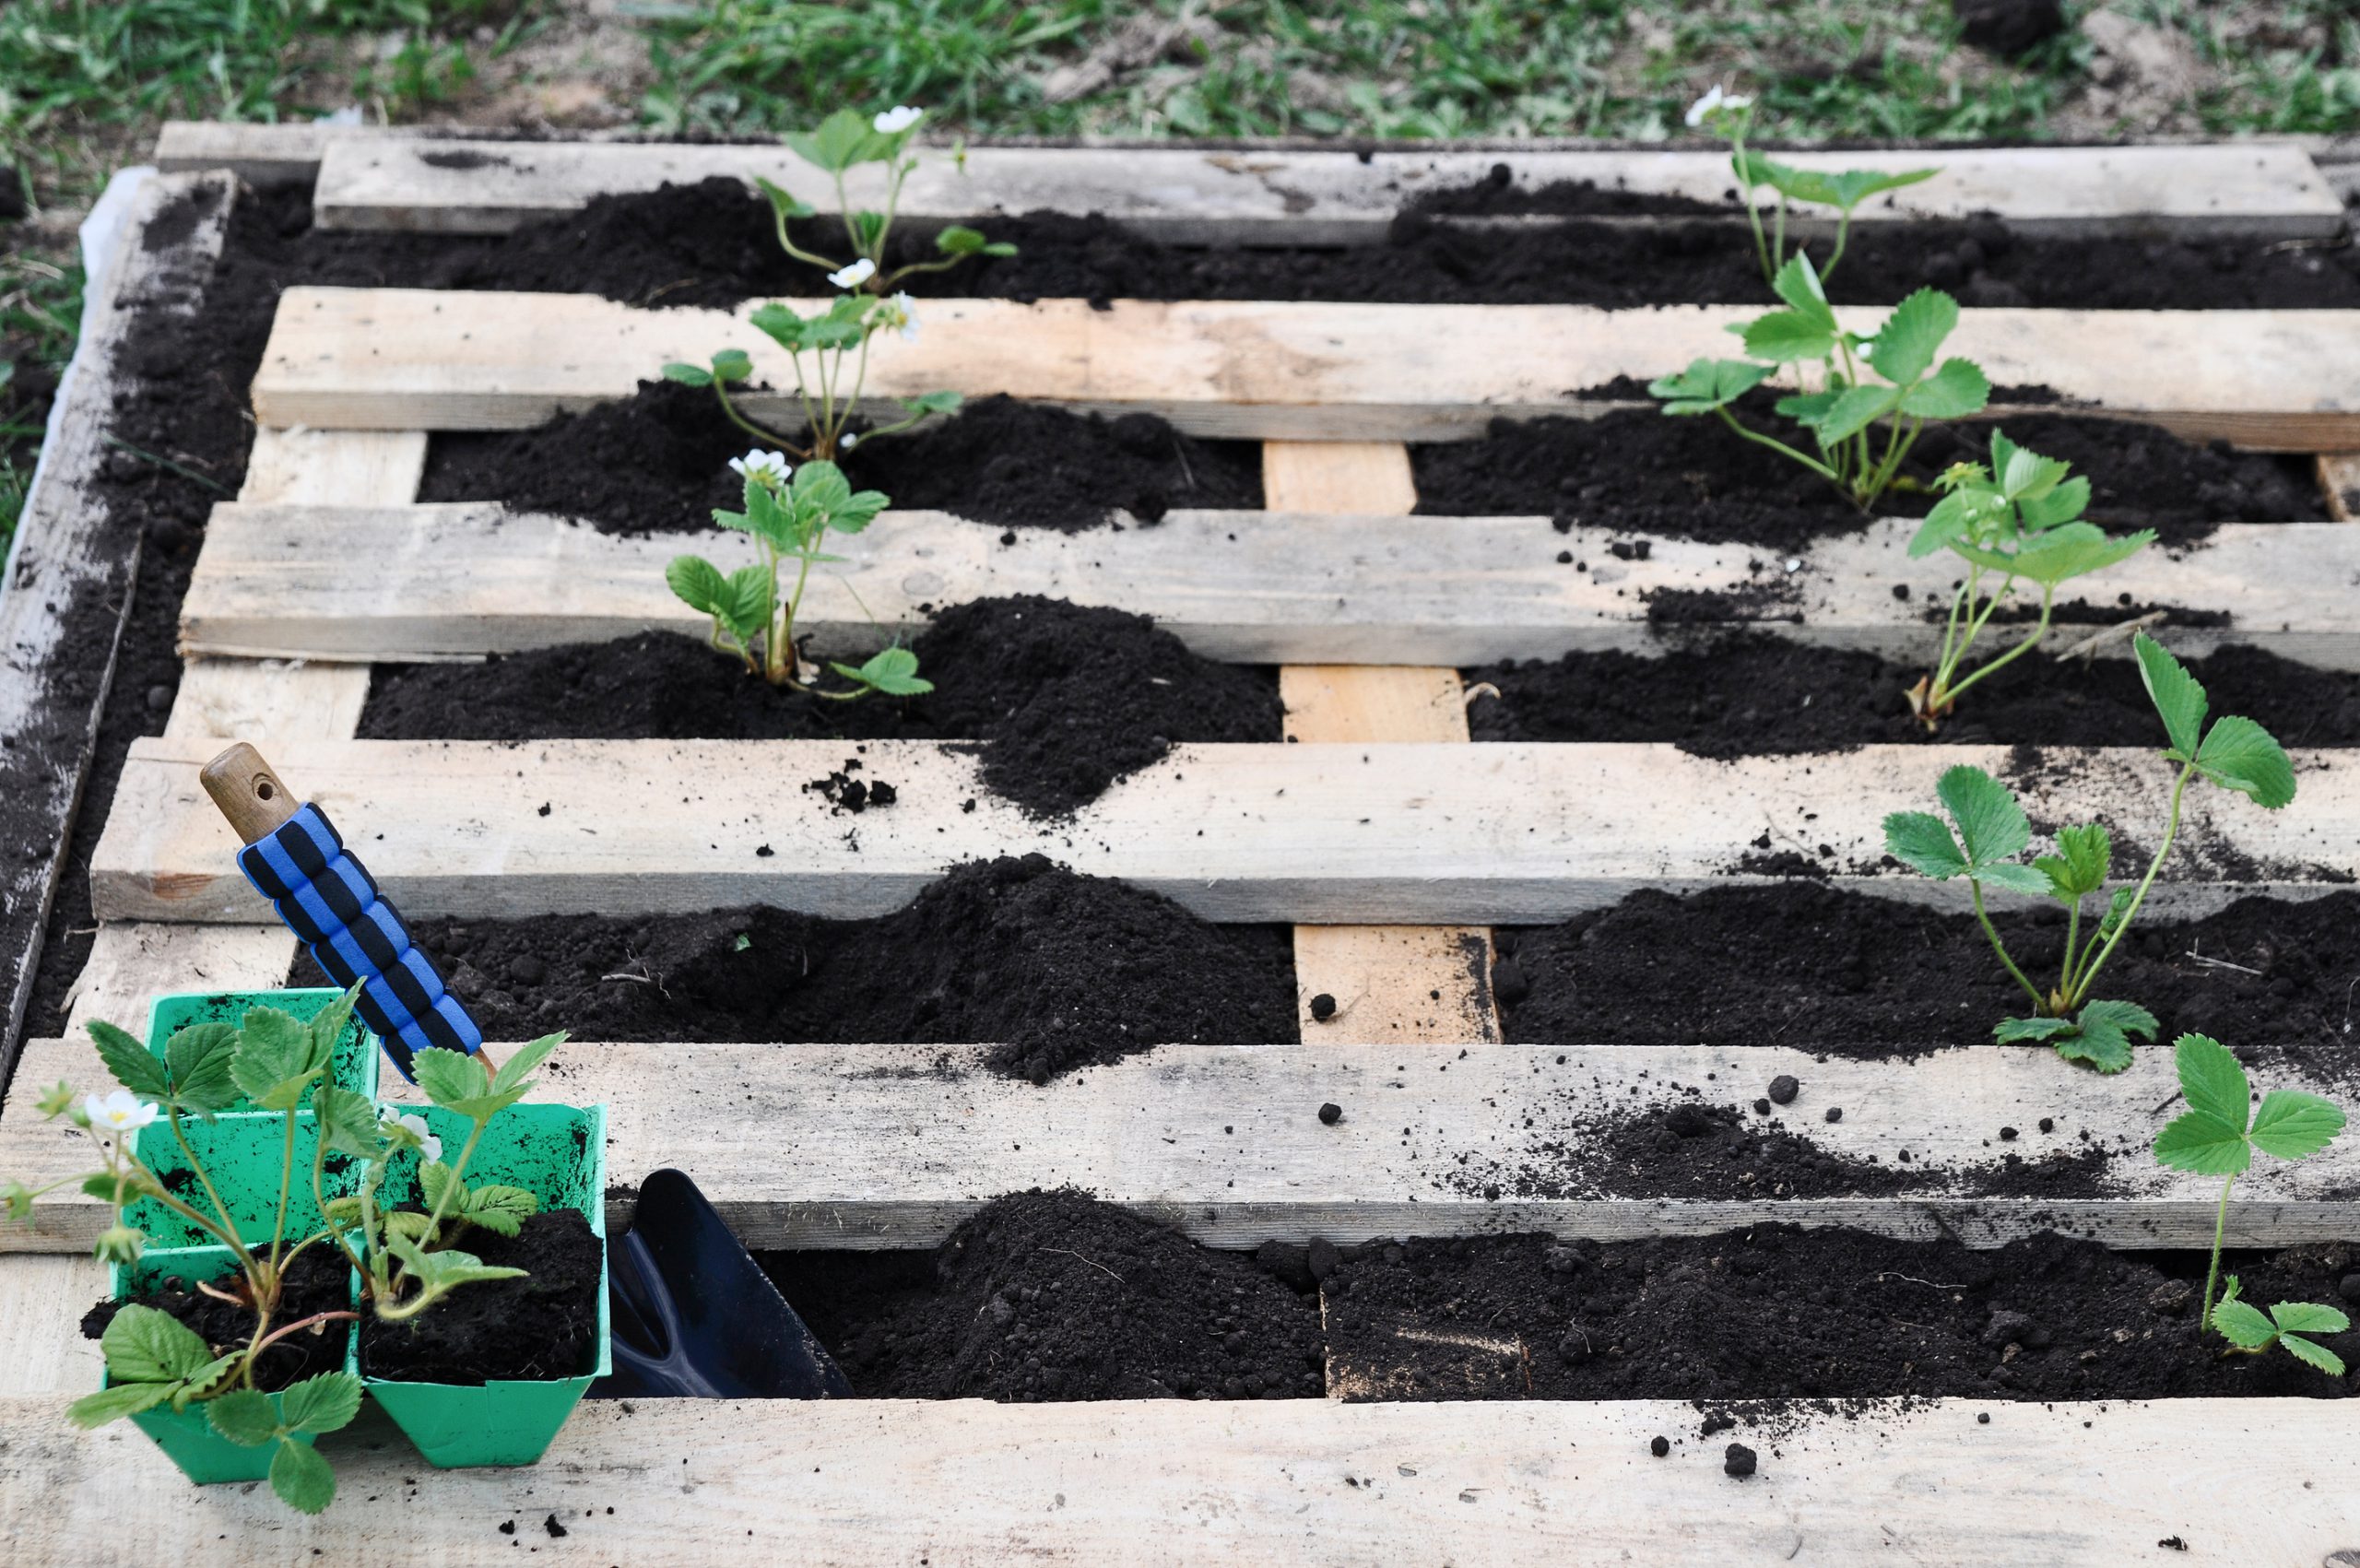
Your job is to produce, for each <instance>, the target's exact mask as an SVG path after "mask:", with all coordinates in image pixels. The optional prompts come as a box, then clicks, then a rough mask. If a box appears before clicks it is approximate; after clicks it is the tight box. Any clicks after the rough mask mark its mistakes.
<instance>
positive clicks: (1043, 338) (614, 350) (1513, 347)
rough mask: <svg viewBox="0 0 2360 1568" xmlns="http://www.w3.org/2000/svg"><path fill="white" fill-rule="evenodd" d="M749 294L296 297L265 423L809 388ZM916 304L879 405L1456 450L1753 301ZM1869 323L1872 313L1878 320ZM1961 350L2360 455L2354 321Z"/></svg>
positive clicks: (2003, 316)
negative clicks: (1010, 404) (668, 368)
mask: <svg viewBox="0 0 2360 1568" xmlns="http://www.w3.org/2000/svg"><path fill="white" fill-rule="evenodd" d="M798 303H799V306H800V307H801V308H805V309H815V308H818V302H817V301H799V302H798ZM754 308H755V306H753V305H751V304H749V305H747V306H745V307H743V308H741V310H740V311H738V312H734V313H733V312H723V311H708V310H664V311H641V310H634V309H632V308H631V307H630V306H628V305H620V304H617V303H614V302H613V301H607V300H600V299H596V298H594V297H592V296H590V295H586V294H500V293H475V292H463V291H462V292H453V291H441V290H433V289H316V288H301V289H289V290H287V291H286V293H284V294H283V295H281V296H280V299H279V304H278V315H277V322H276V324H274V326H273V327H272V331H271V337H270V344H269V347H268V348H267V350H266V353H265V355H264V358H263V363H262V369H261V371H260V373H259V374H258V375H257V376H256V377H255V380H254V409H255V413H256V414H257V416H258V417H259V418H260V419H262V421H263V422H264V423H265V424H272V425H299V424H308V425H323V426H336V427H343V428H349V429H355V430H419V429H426V430H514V429H520V428H523V427H525V426H528V425H536V424H539V423H541V422H543V421H544V420H546V419H549V417H550V416H551V415H552V414H555V413H558V412H560V411H562V410H569V409H572V410H578V409H582V408H586V407H591V406H593V405H595V404H597V403H601V402H605V401H608V400H610V399H613V398H618V397H622V396H626V395H629V394H630V392H631V389H632V387H633V386H635V385H636V384H637V383H639V382H640V381H642V380H643V379H645V378H647V377H650V376H653V375H654V374H655V372H656V371H657V369H658V368H659V367H660V366H662V365H663V364H665V363H666V362H667V361H669V360H690V361H694V362H700V363H701V362H702V361H703V360H705V359H706V358H708V357H709V356H710V355H711V354H712V353H713V352H714V350H715V349H718V348H728V347H732V346H737V347H742V348H746V349H748V350H749V352H751V353H752V355H753V364H754V375H755V378H756V380H757V381H758V382H761V381H767V382H768V383H770V384H771V385H773V386H792V385H793V370H792V367H791V366H790V365H789V363H788V361H787V359H786V356H785V350H784V349H780V348H776V347H775V346H774V345H773V344H772V343H771V342H770V340H769V339H767V338H765V337H763V336H761V334H759V333H757V332H755V331H754V330H753V329H752V328H751V327H749V326H748V325H746V324H745V322H744V317H745V315H746V314H748V313H749V312H751V311H752V310H753V309H754ZM922 313H923V315H924V317H925V330H924V331H923V332H922V333H921V334H920V335H919V336H918V337H917V339H916V340H915V341H914V342H903V341H902V340H901V339H899V338H898V337H892V336H886V337H880V338H879V339H878V340H877V343H876V345H875V347H874V349H873V351H872V354H871V357H870V363H869V369H868V379H867V400H868V402H869V403H870V404H874V405H877V406H879V407H890V405H885V404H882V403H881V401H880V400H883V399H887V398H891V397H894V396H907V395H914V394H917V393H922V392H926V391H931V390H935V389H938V388H943V387H948V388H951V389H953V390H956V391H960V392H965V393H968V394H984V393H1008V394H1009V395H1013V396H1016V397H1021V398H1031V399H1037V400H1041V401H1044V402H1052V403H1058V404H1063V405H1066V406H1068V407H1075V408H1080V409H1086V410H1091V411H1096V412H1102V413H1109V414H1116V413H1129V412H1138V411H1144V412H1147V413H1152V414H1158V415H1161V416H1162V417H1163V418H1165V419H1169V420H1171V421H1172V422H1173V423H1174V425H1176V426H1178V427H1179V428H1180V429H1182V430H1187V431H1190V432H1192V433H1195V434H1199V435H1216V436H1244V437H1251V438H1255V439H1260V440H1303V439H1309V440H1321V441H1336V440H1353V441H1438V440H1464V439H1468V438H1471V437H1474V436H1478V435H1480V434H1481V433H1482V431H1483V430H1485V429H1486V428H1487V427H1488V425H1489V424H1490V422H1491V420H1492V419H1494V418H1495V417H1500V416H1506V417H1509V418H1529V417H1532V416H1536V415H1541V414H1565V415H1575V416H1581V415H1595V414H1598V413H1600V412H1603V411H1604V410H1606V409H1608V408H1611V407H1617V405H1616V404H1613V403H1611V402H1606V401H1601V400H1598V399H1593V398H1586V397H1584V396H1583V395H1581V394H1582V391H1583V389H1584V388H1588V387H1598V386H1603V385H1605V384H1607V383H1610V382H1612V381H1614V380H1615V379H1616V378H1617V377H1622V376H1631V377H1635V378H1637V379H1639V380H1640V381H1646V380H1647V379H1649V378H1651V377H1654V376H1658V375H1661V374H1663V373H1664V372H1665V371H1670V370H1673V369H1676V368H1678V367H1680V366H1682V365H1685V364H1686V363H1687V362H1688V361H1689V360H1692V359H1694V358H1696V357H1698V356H1700V355H1721V354H1725V353H1726V352H1727V351H1728V349H1729V341H1730V339H1729V335H1728V333H1727V332H1726V331H1724V330H1723V329H1724V328H1725V327H1726V326H1728V325H1729V324H1730V323H1732V322H1735V321H1738V320H1740V319H1744V318H1748V317H1750V316H1752V315H1753V314H1756V313H1758V312H1754V311H1752V310H1749V309H1745V308H1740V307H1735V306H1709V307H1707V306H1668V307H1665V308H1663V309H1660V310H1645V311H1627V312H1611V311H1601V310H1598V309H1596V308H1593V307H1589V306H1582V305H1367V304H1333V303H1324V304H1323V303H1288V304H1275V303H1267V302H1260V301H1194V302H1184V303H1169V302H1153V301H1115V304H1114V306H1113V308H1112V309H1110V310H1103V311H1102V310H1093V309H1092V308H1091V305H1090V304H1089V302H1088V301H1081V300H1044V301H1037V302H1034V303H1032V304H1023V303H1019V302H1016V301H1007V300H933V301H926V304H925V305H924V307H923V311H922ZM1842 313H1844V312H1839V314H1842ZM1853 314H1854V315H1857V317H1858V321H1857V324H1859V325H1861V326H1863V327H1867V326H1869V325H1870V324H1872V321H1875V320H1882V315H1881V314H1878V313H1875V312H1853ZM1946 348H1947V351H1949V352H1951V353H1954V354H1964V355H1966V356H1968V357H1969V358H1971V359H1973V360H1976V361H1977V362H1978V363H1980V364H1981V365H1982V366H1983V368H1984V370H1985V371H1987V372H1988V374H1989V376H1990V378H1991V381H1992V383H1993V384H1995V385H1999V386H2003V387H2004V386H2046V387H2048V388H2050V389H2052V390H2053V391H2054V392H2055V393H2056V394H2057V395H2059V396H2060V397H2061V398H2062V399H2063V400H2064V410H2065V411H2067V412H2074V413H2089V414H2104V415H2109V416H2118V417H2124V418H2136V419H2151V420H2153V422H2154V423H2157V424H2160V425H2163V426H2165V427H2166V428H2168V429H2170V430H2175V431H2177V432H2178V433H2179V434H2182V435H2185V436H2190V437H2196V438H2202V439H2208V440H2209V439H2212V438H2214V437H2219V438H2224V439H2226V440H2230V441H2233V442H2239V443H2241V444H2244V445H2248V446H2252V447H2256V448H2260V449H2263V450H2270V451H2284V452H2337V451H2347V450H2353V449H2354V448H2360V311H2276V312H2273V311H2185V312H2142V311H2034V310H2000V311H1968V312H1965V313H1964V315H1963V316H1962V318H1961V321H1960V324H1959V327H1958V330H1957V331H1956V332H1955V333H1953V335H1952V336H1951V338H1950V340H1949V342H1948V343H1947V345H1946ZM743 401H744V403H745V405H746V407H748V409H749V412H751V413H752V414H754V415H756V416H758V417H761V416H767V417H771V418H773V419H785V418H788V417H791V416H790V412H789V408H790V405H791V404H792V401H793V395H792V394H791V393H786V394H781V393H775V392H773V393H769V394H749V395H747V397H746V398H745V399H744V400H743ZM2018 411H2021V410H2020V409H2018V408H2016V407H2013V406H2009V405H1995V406H1994V407H1993V408H1992V410H1991V413H1992V414H1993V415H1994V416H1995V417H1997V416H2004V415H2007V414H2009V413H2012V412H2018ZM2043 411H2044V412H2056V411H2058V410H2057V409H2056V408H2054V407H2047V408H2044V410H2043Z"/></svg>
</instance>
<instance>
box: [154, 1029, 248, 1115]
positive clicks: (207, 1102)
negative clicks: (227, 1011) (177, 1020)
mask: <svg viewBox="0 0 2360 1568" xmlns="http://www.w3.org/2000/svg"><path fill="white" fill-rule="evenodd" d="M237 1044H238V1032H237V1030H236V1029H235V1028H234V1027H232V1026H231V1025H230V1024H226V1023H193V1024H191V1025H189V1026H188V1027H187V1028H186V1029H178V1030H174V1031H173V1032H172V1037H171V1039H170V1040H167V1041H165V1042H164V1063H165V1066H166V1067H168V1068H169V1069H170V1071H171V1079H172V1096H173V1098H174V1099H175V1100H177V1101H178V1102H180V1103H181V1104H182V1105H183V1107H185V1108H186V1109H188V1110H191V1111H198V1112H207V1113H210V1112H214V1111H220V1110H225V1109H227V1108H228V1107H230V1106H231V1105H233V1104H235V1103H237V1100H238V1083H237V1079H233V1078H231V1077H230V1055H232V1053H234V1052H235V1051H236V1049H237Z"/></svg>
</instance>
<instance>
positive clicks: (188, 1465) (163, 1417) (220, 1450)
mask: <svg viewBox="0 0 2360 1568" xmlns="http://www.w3.org/2000/svg"><path fill="white" fill-rule="evenodd" d="M237 1267H238V1263H237V1259H236V1257H235V1256H232V1255H231V1254H230V1249H229V1248H228V1247H222V1246H209V1247H150V1248H149V1249H148V1250H147V1251H146V1252H143V1253H142V1254H140V1256H139V1261H138V1262H136V1263H118V1264H116V1265H115V1266H114V1299H115V1300H117V1301H119V1302H120V1301H127V1300H129V1299H130V1298H131V1297H133V1296H137V1295H144V1294H146V1293H147V1292H148V1291H151V1290H153V1289H154V1288H155V1287H156V1286H157V1285H159V1284H160V1283H162V1282H163V1281H164V1280H166V1279H171V1278H172V1277H174V1276H178V1277H179V1278H181V1279H186V1280H188V1281H189V1282H190V1283H192V1284H194V1283H195V1282H196V1281H197V1280H200V1279H219V1278H220V1277H221V1276H222V1275H224V1274H231V1273H235V1272H236V1271H237ZM346 1343H347V1344H348V1345H349V1344H350V1343H351V1337H350V1336H347V1337H346ZM107 1386H109V1384H108V1383H107V1382H106V1381H105V1380H101V1381H100V1387H102V1388H103V1387H107ZM278 1401H279V1397H278V1396H277V1395H276V1394H273V1395H272V1396H270V1403H271V1408H272V1409H278ZM278 1413H279V1414H280V1415H281V1416H282V1417H283V1416H284V1415H285V1414H286V1412H285V1411H284V1410H279V1412H278ZM131 1422H132V1424H133V1425H134V1426H136V1427H137V1428H138V1429H139V1430H140V1431H142V1432H146V1433H147V1434H148V1439H149V1441H151V1442H153V1443H154V1444H156V1446H157V1447H159V1448H160V1449H162V1450H163V1451H164V1455H165V1457H167V1458H169V1459H171V1462H172V1463H173V1464H175V1465H178V1466H179V1467H180V1468H181V1473H182V1474H183V1475H184V1476H186V1477H188V1479H189V1480H193V1481H195V1483H196V1484H197V1485H199V1486H215V1485H218V1484H219V1483H221V1482H223V1481H258V1480H269V1479H270V1461H271V1457H272V1456H274V1455H275V1454H277V1452H278V1444H276V1443H265V1444H260V1445H259V1446H257V1447H254V1448H248V1447H246V1446H245V1445H244V1444H237V1443H232V1442H230V1440H229V1439H228V1438H226V1437H224V1436H222V1435H221V1434H220V1433H219V1432H215V1431H214V1430H213V1424H212V1422H211V1421H207V1419H206V1415H205V1407H204V1406H203V1405H201V1404H194V1405H191V1406H189V1408H188V1409H184V1410H175V1409H172V1408H171V1406H170V1405H169V1404H166V1405H158V1406H156V1407H155V1408H154V1409H146V1410H141V1411H139V1412H138V1413H137V1414H136V1415H134V1416H133V1417H132V1418H131ZM296 1441H297V1442H299V1443H309V1442H311V1441H312V1437H311V1434H310V1433H309V1432H305V1433H302V1434H301V1435H300V1436H298V1437H297V1438H296Z"/></svg>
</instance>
